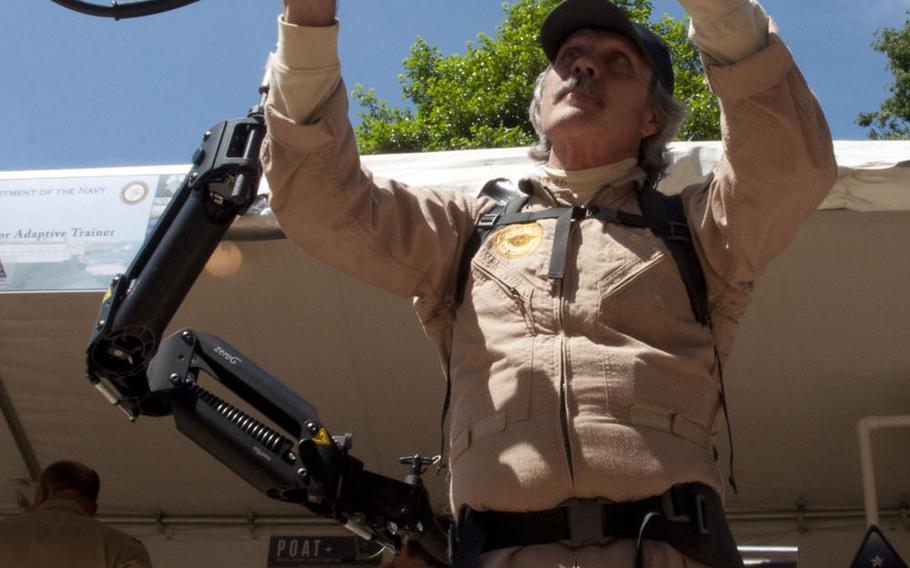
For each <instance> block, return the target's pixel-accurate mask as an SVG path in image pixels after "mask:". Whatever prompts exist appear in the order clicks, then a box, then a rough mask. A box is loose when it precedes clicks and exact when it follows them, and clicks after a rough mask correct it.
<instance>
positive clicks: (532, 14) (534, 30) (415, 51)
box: [352, 0, 720, 154]
mask: <svg viewBox="0 0 910 568" xmlns="http://www.w3.org/2000/svg"><path fill="white" fill-rule="evenodd" d="M558 2H559V0H517V1H516V2H514V3H513V4H511V5H510V4H509V3H508V2H506V3H505V4H504V5H503V11H504V13H505V19H504V20H503V22H502V23H500V24H499V26H497V28H496V33H495V34H494V36H493V37H490V36H489V35H487V34H478V35H477V39H476V42H469V43H468V45H467V47H466V51H465V53H464V54H452V55H445V56H444V55H443V54H442V53H441V52H440V51H439V49H438V48H436V47H434V46H431V45H430V44H429V43H427V42H426V40H424V39H423V38H420V37H418V38H417V41H416V42H415V43H414V45H412V46H411V49H410V55H409V56H408V58H407V59H405V61H404V71H403V73H401V74H400V75H399V77H398V81H399V84H400V85H401V90H402V94H403V95H404V97H405V98H406V99H407V100H409V101H410V102H411V103H412V106H413V109H412V108H398V107H394V106H391V105H390V104H389V103H388V101H385V100H383V99H380V98H378V97H377V96H376V93H375V91H374V90H373V89H366V88H364V87H363V86H362V85H356V86H355V88H354V91H353V93H352V94H353V97H354V99H355V100H357V101H358V102H359V103H360V106H361V108H362V111H361V112H359V113H358V114H357V116H358V118H359V119H360V122H359V124H358V125H357V127H356V128H355V132H356V135H357V142H358V145H359V146H360V150H361V152H362V153H364V154H370V153H377V152H384V153H395V152H418V151H434V150H450V149H465V148H499V147H507V146H523V145H527V144H530V143H531V142H533V141H534V140H535V138H536V136H535V134H534V129H533V128H532V127H531V124H530V122H529V121H528V105H529V104H530V101H531V95H532V92H531V91H532V87H533V85H534V81H535V79H536V78H537V76H538V75H539V74H540V73H541V71H543V70H544V68H545V67H546V65H547V61H546V57H544V55H543V52H542V51H541V50H540V47H539V44H538V43H537V34H538V31H539V30H540V24H541V23H542V22H543V19H544V17H546V15H547V14H548V13H549V12H550V10H552V9H553V7H554V6H555V5H556V4H557V3H558ZM616 3H617V4H618V5H619V6H621V7H622V8H624V9H625V10H626V11H627V12H628V13H629V14H630V15H631V16H632V17H633V18H634V19H636V20H638V21H643V22H644V21H650V18H651V13H652V5H651V0H618V1H617V2H616ZM650 25H651V27H652V29H654V31H655V32H656V33H658V34H660V35H661V36H662V37H663V38H664V39H665V40H666V41H667V43H668V45H669V46H670V50H671V52H672V55H673V60H674V65H675V69H676V92H675V95H676V96H677V97H678V98H680V99H681V100H684V101H686V102H687V104H688V106H689V108H690V115H689V117H688V119H687V121H686V122H685V124H684V125H683V127H682V128H681V130H680V133H679V136H678V138H680V139H683V140H690V139H693V140H705V139H716V138H718V137H719V136H720V126H719V122H718V111H717V102H716V99H715V98H714V96H713V95H712V94H711V93H710V91H709V89H708V85H707V81H706V80H705V79H704V77H703V75H702V67H701V62H700V61H699V59H698V53H697V50H696V48H695V46H694V45H692V43H691V42H689V40H688V38H687V37H686V24H685V23H684V22H681V21H678V20H674V19H672V18H670V17H669V16H664V17H663V18H662V19H660V20H659V21H658V22H656V23H652V24H650Z"/></svg>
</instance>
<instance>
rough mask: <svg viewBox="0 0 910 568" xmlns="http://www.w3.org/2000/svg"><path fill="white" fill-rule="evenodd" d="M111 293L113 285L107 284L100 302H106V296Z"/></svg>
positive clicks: (108, 296)
mask: <svg viewBox="0 0 910 568" xmlns="http://www.w3.org/2000/svg"><path fill="white" fill-rule="evenodd" d="M113 293H114V292H113V286H108V287H107V291H106V292H105V293H104V297H103V298H101V303H102V304H103V303H104V302H106V301H107V300H108V298H110V297H111V294H113Z"/></svg>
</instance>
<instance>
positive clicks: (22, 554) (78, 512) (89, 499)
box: [0, 461, 152, 568]
mask: <svg viewBox="0 0 910 568" xmlns="http://www.w3.org/2000/svg"><path fill="white" fill-rule="evenodd" d="M99 489H100V479H99V477H98V474H97V473H96V472H95V471H94V470H92V469H91V468H89V467H88V466H86V465H84V464H81V463H79V462H74V461H58V462H54V463H52V464H51V465H49V466H47V468H46V469H45V470H44V471H43V472H42V474H41V479H40V482H39V486H38V491H37V493H36V495H35V503H34V509H33V510H32V511H30V512H28V513H26V514H25V515H22V516H20V517H11V518H6V519H0V566H3V567H9V568H13V567H15V568H151V566H152V562H151V559H150V558H149V554H148V551H147V550H146V548H145V545H143V544H142V542H140V541H139V540H137V539H136V538H134V537H132V536H130V535H128V534H126V533H124V532H121V531H118V530H116V529H114V528H111V527H109V526H107V525H105V524H104V523H102V522H100V521H98V520H95V519H94V518H93V517H94V516H95V513H96V512H97V511H98V491H99Z"/></svg>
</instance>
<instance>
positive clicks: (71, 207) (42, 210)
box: [0, 175, 183, 292]
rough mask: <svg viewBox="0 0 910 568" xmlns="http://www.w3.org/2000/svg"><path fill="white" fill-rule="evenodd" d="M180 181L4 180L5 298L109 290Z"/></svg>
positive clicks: (0, 231) (0, 242) (1, 252)
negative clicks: (26, 293)
mask: <svg viewBox="0 0 910 568" xmlns="http://www.w3.org/2000/svg"><path fill="white" fill-rule="evenodd" d="M182 177H183V176H182V175H108V176H93V177H72V178H38V179H36V178H30V179H0V266H2V268H0V292H18V291H47V290H103V289H105V288H107V286H108V284H110V281H111V278H112V277H113V276H114V275H116V274H119V273H122V272H124V271H125V270H126V268H127V267H128V266H129V263H130V261H131V260H132V259H133V256H135V254H136V252H137V251H138V250H139V247H140V246H141V244H142V242H143V241H144V240H145V237H146V235H147V234H148V230H149V228H150V226H152V225H153V223H154V221H155V220H157V217H158V216H159V215H160V214H161V211H163V209H164V206H165V205H166V203H167V201H168V200H169V199H170V196H171V195H172V194H173V192H174V190H176V189H177V188H178V187H179V186H180V183H181V181H182Z"/></svg>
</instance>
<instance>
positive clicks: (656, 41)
mask: <svg viewBox="0 0 910 568" xmlns="http://www.w3.org/2000/svg"><path fill="white" fill-rule="evenodd" d="M585 28H590V29H595V30H605V31H610V32H616V33H619V34H622V35H624V36H626V37H627V38H629V39H630V40H632V43H634V44H635V45H636V46H637V47H638V49H639V51H641V52H642V54H643V55H644V56H645V59H647V60H648V63H650V64H651V69H653V70H654V73H655V74H657V78H658V80H659V81H660V83H661V85H662V86H663V87H664V88H665V89H666V90H667V92H668V93H670V94H672V93H673V81H674V78H673V64H672V62H671V61H670V49H669V48H668V47H667V44H666V43H664V40H662V39H661V38H660V37H658V36H657V35H656V34H655V33H654V32H652V31H651V30H650V29H648V27H647V26H643V25H642V24H639V23H638V22H633V21H632V20H630V19H629V16H627V15H626V13H625V12H623V11H622V9H620V8H619V7H617V6H616V5H615V4H613V3H612V2H610V1H609V0H565V1H564V2H561V3H560V4H559V5H558V6H556V7H555V8H553V11H551V12H550V13H549V15H547V18H546V20H544V22H543V25H542V26H541V27H540V45H541V47H543V52H544V53H545V54H546V56H547V59H549V60H550V62H552V61H553V60H554V59H555V58H556V54H557V53H559V48H560V46H561V45H562V42H564V41H565V40H566V39H568V37H569V36H570V35H572V34H573V33H575V32H577V31H578V30H581V29H585Z"/></svg>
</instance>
